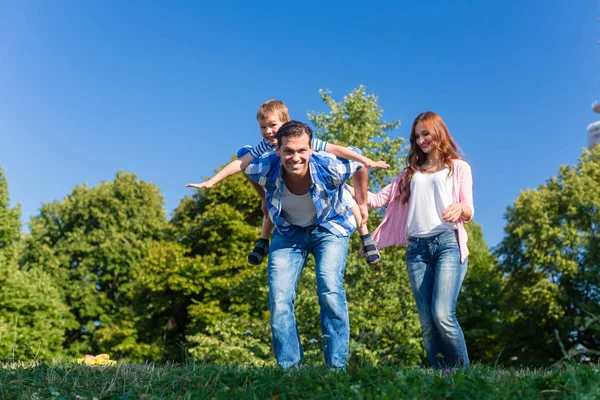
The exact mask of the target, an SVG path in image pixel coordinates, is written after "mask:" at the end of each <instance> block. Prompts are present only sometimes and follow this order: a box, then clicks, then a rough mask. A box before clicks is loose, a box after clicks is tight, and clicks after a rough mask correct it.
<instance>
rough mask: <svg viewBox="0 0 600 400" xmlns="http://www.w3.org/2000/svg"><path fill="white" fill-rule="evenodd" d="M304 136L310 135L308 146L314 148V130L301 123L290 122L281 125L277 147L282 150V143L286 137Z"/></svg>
mask: <svg viewBox="0 0 600 400" xmlns="http://www.w3.org/2000/svg"><path fill="white" fill-rule="evenodd" d="M304 134H307V135H308V145H309V146H310V147H312V137H313V133H312V129H310V126H308V125H306V124H305V123H304V122H300V121H288V122H286V123H285V124H283V125H281V127H280V128H279V130H278V131H277V147H279V148H281V142H282V141H283V140H282V139H283V138H284V137H298V136H302V135H304Z"/></svg>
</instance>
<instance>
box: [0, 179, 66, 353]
mask: <svg viewBox="0 0 600 400" xmlns="http://www.w3.org/2000/svg"><path fill="white" fill-rule="evenodd" d="M19 218H20V207H19V206H18V205H17V206H16V207H14V208H10V207H9V196H8V182H7V180H6V177H5V176H4V171H3V169H2V168H0V288H1V289H0V358H4V359H6V358H10V359H21V360H30V359H35V358H37V357H39V358H47V357H57V356H60V355H61V349H62V342H63V338H64V331H65V329H68V328H70V327H72V326H73V323H74V320H73V319H72V317H71V315H70V314H69V312H68V309H67V307H66V305H65V304H64V303H63V302H62V299H61V297H60V293H59V291H58V289H57V288H56V286H55V285H54V283H53V282H52V280H51V278H50V277H49V276H48V275H47V274H45V273H43V272H30V271H22V270H20V269H19V267H18V264H17V259H18V257H19V254H20V253H21V251H22V250H21V249H22V242H21V233H20V230H21V222H20V220H19Z"/></svg>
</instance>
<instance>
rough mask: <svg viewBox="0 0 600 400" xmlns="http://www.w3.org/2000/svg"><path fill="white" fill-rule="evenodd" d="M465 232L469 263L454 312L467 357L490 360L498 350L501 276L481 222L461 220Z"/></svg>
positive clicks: (486, 361) (502, 283)
mask: <svg viewBox="0 0 600 400" xmlns="http://www.w3.org/2000/svg"><path fill="white" fill-rule="evenodd" d="M465 228H466V230H467V234H468V235H469V241H468V247H469V266H468V271H467V275H466V276H465V281H464V283H463V286H462V289H461V293H460V295H459V297H458V302H457V305H456V308H457V310H456V312H457V317H458V321H459V322H460V325H461V327H462V329H463V332H464V335H465V340H466V342H467V348H468V350H469V357H470V359H471V361H474V362H480V363H494V362H495V360H496V359H497V357H498V356H499V355H500V354H501V353H502V344H503V340H502V338H501V333H500V328H501V324H502V321H501V316H500V310H501V305H502V303H503V297H502V294H503V289H504V278H503V275H502V271H501V270H500V268H499V267H498V260H497V258H496V257H495V256H494V255H493V254H492V253H491V252H490V250H489V248H488V245H487V243H486V242H485V240H484V239H483V232H482V230H481V225H479V224H478V223H476V222H475V221H471V222H469V223H467V224H465Z"/></svg>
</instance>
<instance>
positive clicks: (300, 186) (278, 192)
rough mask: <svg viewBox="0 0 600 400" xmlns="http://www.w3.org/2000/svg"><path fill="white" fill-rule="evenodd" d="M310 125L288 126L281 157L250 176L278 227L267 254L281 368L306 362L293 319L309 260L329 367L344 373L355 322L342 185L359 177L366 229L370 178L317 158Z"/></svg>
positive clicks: (261, 162) (351, 225)
mask: <svg viewBox="0 0 600 400" xmlns="http://www.w3.org/2000/svg"><path fill="white" fill-rule="evenodd" d="M311 140H312V131H311V129H310V128H309V127H308V125H306V124H304V123H302V122H297V121H289V122H286V123H285V124H283V125H282V126H281V128H279V131H278V132H277V149H276V150H275V152H270V153H267V154H264V155H262V156H261V157H259V158H257V159H255V160H254V162H253V163H252V164H250V165H249V166H248V167H247V168H246V170H245V173H246V175H248V177H249V178H250V179H252V180H253V181H255V182H257V183H258V184H259V185H261V187H262V188H263V189H264V192H265V193H264V195H265V198H264V199H263V200H264V201H265V203H266V206H267V209H268V212H269V216H270V218H271V220H272V221H273V224H274V225H275V231H274V232H273V237H272V240H271V247H270V251H269V265H268V275H269V309H270V311H271V332H272V335H273V349H274V352H275V358H276V359H277V362H278V363H279V365H281V366H282V367H283V368H289V367H293V366H298V365H299V364H300V363H301V362H302V361H303V358H304V356H303V351H302V345H301V343H300V337H299V334H298V330H297V325H296V317H295V315H294V300H295V298H296V286H297V282H298V277H299V276H300V273H301V272H302V268H303V266H304V263H305V262H306V259H307V257H308V254H312V255H313V256H314V258H315V262H316V274H317V294H318V297H319V306H320V308H321V331H322V333H323V336H322V337H323V350H324V353H325V362H326V363H327V365H328V366H330V367H333V368H341V369H343V368H345V365H346V359H347V357H348V339H349V329H350V328H349V321H348V307H347V305H346V293H345V292H344V284H343V279H344V272H345V267H346V257H347V255H348V242H349V236H350V234H351V233H352V232H353V231H354V230H355V229H356V224H355V221H354V218H353V217H352V216H351V215H352V214H351V212H350V210H349V209H348V207H347V205H346V203H345V202H344V201H343V200H342V198H343V194H344V182H345V181H347V180H348V179H350V177H353V175H354V177H353V178H354V185H355V197H356V202H357V203H358V206H359V208H360V210H361V215H362V217H363V218H362V223H363V224H364V223H365V222H366V220H367V218H368V214H367V207H366V195H367V178H368V176H367V170H366V168H362V165H361V164H360V163H358V162H355V161H349V160H344V159H338V158H336V157H335V156H333V155H331V154H329V153H326V152H315V153H313V151H312V148H311Z"/></svg>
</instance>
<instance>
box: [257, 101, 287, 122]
mask: <svg viewBox="0 0 600 400" xmlns="http://www.w3.org/2000/svg"><path fill="white" fill-rule="evenodd" d="M273 114H276V115H277V116H278V117H279V120H280V121H281V122H284V123H285V122H288V121H289V120H290V113H289V111H288V108H287V107H286V105H285V104H283V101H281V100H276V99H272V100H267V101H265V102H264V103H262V104H261V105H260V107H258V112H257V113H256V119H257V120H261V119H266V118H267V117H268V116H269V115H273Z"/></svg>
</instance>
